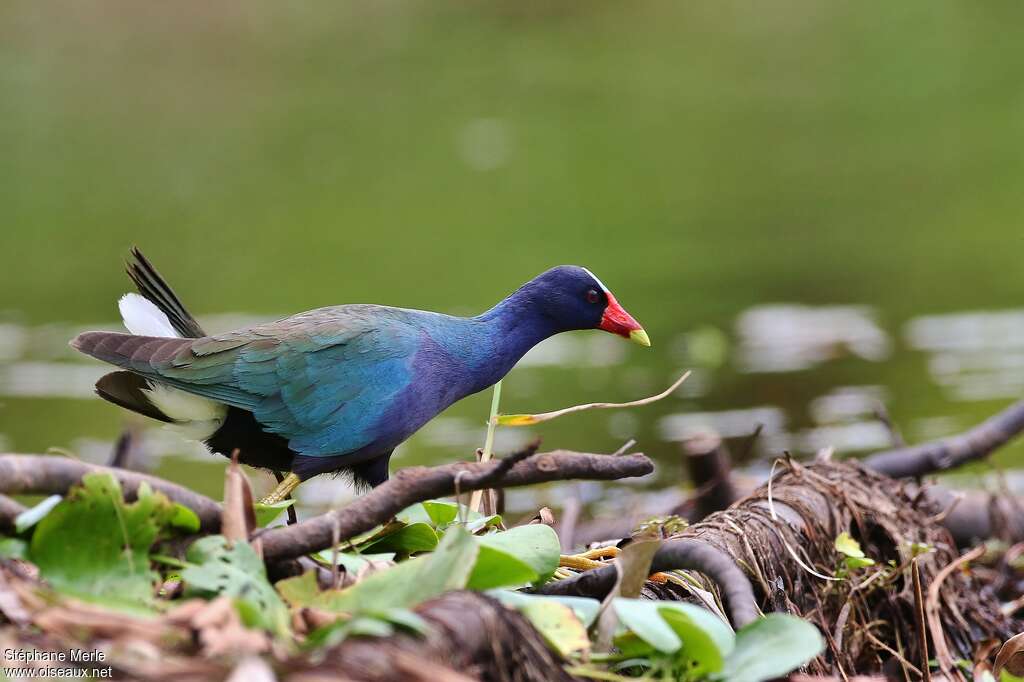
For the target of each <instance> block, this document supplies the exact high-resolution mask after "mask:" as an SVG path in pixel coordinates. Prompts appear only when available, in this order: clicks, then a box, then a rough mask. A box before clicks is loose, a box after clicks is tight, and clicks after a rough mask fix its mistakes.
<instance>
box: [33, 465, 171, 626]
mask: <svg viewBox="0 0 1024 682" xmlns="http://www.w3.org/2000/svg"><path fill="white" fill-rule="evenodd" d="M137 498H138V499H136V501H135V502H133V503H132V504H125V502H124V497H123V495H122V493H121V486H120V484H119V483H118V482H117V479H115V478H114V477H113V476H112V475H110V474H101V473H93V474H87V475H86V476H84V477H83V478H82V484H81V485H79V486H75V487H74V488H72V489H71V491H70V492H69V493H68V496H67V497H66V498H65V499H64V500H63V501H61V502H60V504H58V505H57V506H56V507H54V508H53V510H52V511H51V512H50V513H49V514H47V515H46V516H45V517H43V519H42V520H41V521H40V522H39V524H38V525H37V526H36V529H35V532H34V533H33V534H32V542H31V544H30V545H29V559H30V560H31V561H32V563H34V564H36V566H38V567H39V570H40V573H41V574H42V576H43V577H44V578H45V579H46V580H47V581H49V583H50V584H51V585H52V586H53V587H54V588H55V589H57V590H60V591H63V592H68V593H71V594H74V595H76V596H78V597H80V598H83V599H88V600H92V601H102V602H104V603H108V604H110V605H115V606H116V605H120V606H124V607H128V606H136V607H138V606H141V605H147V604H150V603H151V602H152V599H153V594H154V587H155V583H156V581H157V578H158V577H159V576H158V575H157V573H156V572H154V571H153V570H151V569H150V562H149V548H150V547H151V546H152V545H153V542H154V541H155V540H156V538H157V536H158V535H159V533H160V532H161V531H162V530H164V529H166V528H167V527H168V526H169V525H170V522H171V520H172V519H173V517H174V515H175V511H174V506H173V505H172V504H171V502H170V501H169V500H168V499H167V498H166V497H165V496H164V495H162V494H160V493H156V492H153V490H152V489H150V487H149V486H148V485H145V484H143V485H141V486H140V487H139V490H138V496H137Z"/></svg>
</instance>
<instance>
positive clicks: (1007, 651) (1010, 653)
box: [992, 632, 1024, 680]
mask: <svg viewBox="0 0 1024 682" xmlns="http://www.w3.org/2000/svg"><path fill="white" fill-rule="evenodd" d="M1003 668H1005V669H1006V672H1008V673H1010V674H1011V675H1016V676H1018V677H1020V676H1024V632H1021V633H1019V634H1016V635H1014V636H1013V637H1011V638H1010V639H1008V640H1006V641H1005V642H1003V646H1001V647H999V653H998V654H996V664H995V668H994V669H993V670H992V675H993V676H994V677H995V678H996V679H997V680H998V679H999V675H1000V673H1002V672H1003Z"/></svg>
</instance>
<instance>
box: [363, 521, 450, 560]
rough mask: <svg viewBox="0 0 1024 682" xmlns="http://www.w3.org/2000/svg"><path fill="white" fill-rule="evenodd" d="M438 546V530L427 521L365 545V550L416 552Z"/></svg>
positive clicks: (375, 551) (406, 527) (376, 551)
mask: <svg viewBox="0 0 1024 682" xmlns="http://www.w3.org/2000/svg"><path fill="white" fill-rule="evenodd" d="M436 547H437V532H436V531H434V529H433V528H431V527H430V524H427V523H412V524H410V525H408V526H405V527H404V528H400V529H399V530H397V531H395V532H394V533H391V534H389V535H385V536H384V537H382V538H381V539H380V540H377V541H375V542H371V543H369V544H367V545H365V546H364V547H363V548H362V550H363V551H364V552H374V553H381V552H396V553H402V554H414V553H416V552H429V551H431V550H433V549H434V548H436Z"/></svg>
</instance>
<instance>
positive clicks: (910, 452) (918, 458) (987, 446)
mask: <svg viewBox="0 0 1024 682" xmlns="http://www.w3.org/2000/svg"><path fill="white" fill-rule="evenodd" d="M1021 431H1024V400H1021V401H1019V402H1016V403H1014V404H1013V405H1010V406H1009V407H1008V408H1006V409H1005V410H1003V411H1002V412H1000V413H999V414H997V415H995V416H993V417H990V418H988V419H986V420H985V421H983V422H982V423H981V424H978V425H977V426H975V427H974V428H973V429H970V430H968V431H965V432H964V433H961V434H957V435H955V436H950V437H949V438H942V439H940V440H935V441H932V442H930V443H922V444H921V445H913V446H910V447H904V448H897V449H895V450H886V451H884V452H879V453H876V454H874V455H871V456H870V457H868V458H867V459H865V460H864V466H866V467H868V468H869V469H873V470H875V471H877V472H879V473H881V474H885V475H886V476H891V477H892V478H910V477H920V476H926V475H928V474H931V473H935V472H936V471H945V470H946V469H953V468H955V467H958V466H961V465H963V464H966V463H968V462H972V461H974V460H977V459H983V458H984V457H987V456H988V455H989V454H990V453H991V452H992V451H994V450H995V449H997V448H999V447H1000V446H1002V445H1004V444H1006V443H1007V442H1008V441H1009V440H1011V439H1012V438H1014V437H1015V436H1017V435H1018V434H1019V433H1020V432H1021Z"/></svg>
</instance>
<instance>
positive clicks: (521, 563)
mask: <svg viewBox="0 0 1024 682" xmlns="http://www.w3.org/2000/svg"><path fill="white" fill-rule="evenodd" d="M477 542H478V543H479V544H480V556H479V557H478V558H477V561H476V565H475V566H474V567H473V573H472V575H471V577H470V580H469V585H468V586H469V587H470V589H474V590H486V589H490V588H494V587H510V586H519V585H525V584H528V583H534V582H538V581H540V580H546V579H547V578H548V577H550V576H551V574H553V573H554V572H555V569H556V568H558V559H559V556H560V553H561V546H560V545H559V542H558V535H556V534H555V531H554V530H552V529H551V528H550V527H549V526H545V525H543V524H539V523H538V524H533V525H529V526H518V527H516V528H512V529H510V530H507V531H504V532H498V533H491V534H489V535H483V536H479V537H477Z"/></svg>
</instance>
